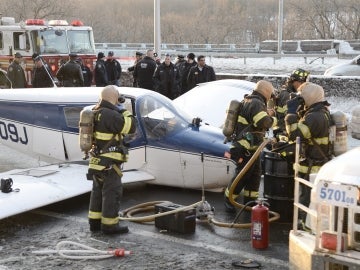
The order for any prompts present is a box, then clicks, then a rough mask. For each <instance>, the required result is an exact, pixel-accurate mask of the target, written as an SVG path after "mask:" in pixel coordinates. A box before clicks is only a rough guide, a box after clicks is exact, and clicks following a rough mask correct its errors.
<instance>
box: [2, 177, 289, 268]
mask: <svg viewBox="0 0 360 270" xmlns="http://www.w3.org/2000/svg"><path fill="white" fill-rule="evenodd" d="M39 192H40V191H39ZM201 198H202V193H201V191H196V190H184V189H177V188H168V187H161V186H152V185H145V184H131V185H127V186H125V188H124V195H123V200H122V210H124V209H127V208H128V207H131V206H134V205H138V204H140V203H144V202H153V201H171V202H173V203H175V204H179V205H190V204H192V203H195V202H198V201H200V200H201ZM205 199H206V201H207V202H208V203H209V204H210V205H211V206H212V207H214V208H215V211H214V213H215V215H214V217H215V219H216V220H218V221H221V222H230V223H231V222H232V221H233V220H234V217H235V215H234V214H232V215H230V214H227V213H225V212H224V209H223V199H222V194H221V193H207V192H206V193H205ZM88 201H89V194H85V195H83V196H79V197H76V198H73V199H70V200H67V201H63V202H60V203H57V204H53V205H50V206H47V207H44V208H41V209H37V210H34V211H31V212H28V213H24V214H21V215H17V216H14V217H10V218H7V219H5V220H1V224H0V270H10V269H11V270H12V269H14V270H17V269H54V270H58V269H86V270H90V269H241V268H238V267H235V266H233V265H232V264H233V262H235V263H236V262H239V261H243V260H247V259H251V260H255V261H256V262H258V263H260V264H261V269H288V233H289V230H290V227H291V225H290V224H288V223H283V224H282V223H271V224H270V241H269V247H268V248H267V249H265V250H256V249H254V248H253V247H252V245H251V239H250V229H249V228H246V229H237V228H227V227H220V226H215V225H214V224H209V223H208V222H207V221H201V220H198V219H197V220H196V226H195V231H194V232H193V233H178V232H170V231H167V230H160V229H159V228H157V227H156V226H155V224H154V222H149V223H135V222H129V221H122V222H123V224H126V225H128V226H129V230H130V232H129V233H128V234H125V235H115V236H107V235H103V234H102V233H100V232H99V233H91V232H90V231H89V227H88V224H87V209H88ZM9 207H11V206H9ZM151 213H153V212H150V213H143V214H139V215H147V214H151ZM249 216H250V214H249V213H247V212H245V213H244V214H243V215H241V216H240V219H239V222H244V223H245V222H248V221H249ZM62 241H73V242H76V243H81V244H84V245H86V246H89V247H92V248H96V249H99V250H103V251H104V250H105V251H106V250H109V249H115V248H124V249H126V250H129V251H131V252H132V254H130V255H127V256H125V257H111V258H106V259H81V260H74V259H68V258H64V257H62V256H61V255H60V254H59V253H56V250H55V249H56V245H57V244H58V243H59V242H62ZM65 249H68V248H65ZM77 249H78V248H77ZM44 250H48V251H49V250H50V253H48V254H41V255H39V254H35V253H34V252H36V251H44Z"/></svg>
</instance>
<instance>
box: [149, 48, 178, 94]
mask: <svg viewBox="0 0 360 270" xmlns="http://www.w3.org/2000/svg"><path fill="white" fill-rule="evenodd" d="M179 82H180V75H179V70H178V68H177V67H175V65H174V64H173V63H172V62H171V57H170V55H169V54H167V55H165V60H164V62H163V63H161V64H160V65H159V66H158V67H157V68H156V70H155V73H154V83H155V91H156V92H158V93H160V94H162V95H164V96H166V97H168V98H170V99H175V98H177V97H178V96H179V95H180V91H179Z"/></svg>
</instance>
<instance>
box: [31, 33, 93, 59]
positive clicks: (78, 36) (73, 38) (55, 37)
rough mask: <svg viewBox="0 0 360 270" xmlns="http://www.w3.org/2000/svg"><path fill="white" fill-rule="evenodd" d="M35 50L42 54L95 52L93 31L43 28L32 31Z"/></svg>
mask: <svg viewBox="0 0 360 270" xmlns="http://www.w3.org/2000/svg"><path fill="white" fill-rule="evenodd" d="M30 35H31V40H32V42H33V44H34V51H36V52H40V54H68V53H70V52H73V53H84V54H95V50H94V44H93V42H92V35H91V31H88V30H68V31H65V30H58V29H53V28H51V29H43V30H33V31H31V32H30Z"/></svg>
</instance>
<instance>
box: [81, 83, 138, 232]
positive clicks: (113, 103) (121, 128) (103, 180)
mask: <svg viewBox="0 0 360 270" xmlns="http://www.w3.org/2000/svg"><path fill="white" fill-rule="evenodd" d="M119 100H120V95H119V92H118V90H117V88H116V87H115V86H113V85H108V86H106V87H105V88H104V89H103V90H102V91H101V94H100V101H99V103H98V104H97V105H96V106H95V108H94V111H95V117H94V146H93V149H92V151H91V153H92V154H91V155H92V156H91V158H90V161H89V170H88V175H87V176H88V179H92V180H93V188H92V191H91V196H90V206H89V216H88V217H89V223H90V231H92V232H94V231H99V230H101V231H102V232H103V233H104V234H118V233H127V232H128V227H127V226H120V224H119V210H120V198H121V195H122V183H121V176H122V172H121V165H122V163H123V162H126V161H127V157H128V151H127V148H126V147H125V146H124V142H123V139H124V136H125V135H127V134H131V133H134V132H135V129H136V123H135V118H134V117H133V116H132V114H131V113H130V112H129V111H127V110H125V109H119V107H117V105H119Z"/></svg>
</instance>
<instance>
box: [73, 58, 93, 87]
mask: <svg viewBox="0 0 360 270" xmlns="http://www.w3.org/2000/svg"><path fill="white" fill-rule="evenodd" d="M76 63H78V64H79V65H80V67H81V71H82V74H83V77H84V86H91V84H92V80H93V74H92V72H91V70H90V68H89V67H88V66H85V65H84V63H83V61H82V59H81V58H80V57H78V58H76Z"/></svg>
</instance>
